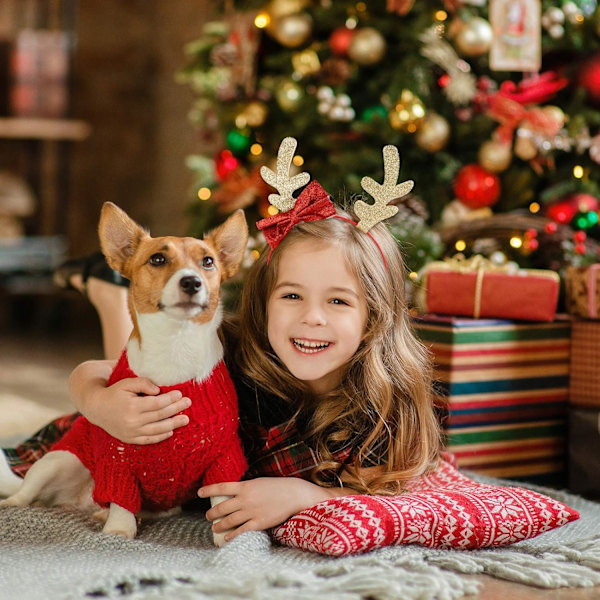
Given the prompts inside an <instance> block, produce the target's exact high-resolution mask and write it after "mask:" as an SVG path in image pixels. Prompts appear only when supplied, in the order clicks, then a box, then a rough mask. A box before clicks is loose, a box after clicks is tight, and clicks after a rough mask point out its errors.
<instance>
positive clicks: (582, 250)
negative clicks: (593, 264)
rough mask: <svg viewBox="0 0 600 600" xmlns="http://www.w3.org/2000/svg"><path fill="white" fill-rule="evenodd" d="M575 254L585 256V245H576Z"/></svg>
mask: <svg viewBox="0 0 600 600" xmlns="http://www.w3.org/2000/svg"><path fill="white" fill-rule="evenodd" d="M575 252H577V254H585V244H575Z"/></svg>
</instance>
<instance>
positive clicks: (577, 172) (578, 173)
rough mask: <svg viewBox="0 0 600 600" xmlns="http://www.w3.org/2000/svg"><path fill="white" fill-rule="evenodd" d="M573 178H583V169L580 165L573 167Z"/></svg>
mask: <svg viewBox="0 0 600 600" xmlns="http://www.w3.org/2000/svg"><path fill="white" fill-rule="evenodd" d="M573 177H575V178H576V179H581V178H582V177H583V167H582V166H581V165H575V166H574V167H573Z"/></svg>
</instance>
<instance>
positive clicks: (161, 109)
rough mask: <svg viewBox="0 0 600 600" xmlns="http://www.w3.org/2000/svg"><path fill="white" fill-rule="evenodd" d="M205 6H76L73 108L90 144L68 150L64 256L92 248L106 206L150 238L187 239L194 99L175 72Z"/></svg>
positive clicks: (128, 1) (124, 1) (186, 2)
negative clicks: (67, 247) (111, 205)
mask: <svg viewBox="0 0 600 600" xmlns="http://www.w3.org/2000/svg"><path fill="white" fill-rule="evenodd" d="M211 4H212V3H210V2H202V1H198V0H196V1H194V0H168V1H164V0H163V1H161V0H83V1H80V3H79V18H78V37H79V41H78V48H77V54H76V58H75V81H74V97H73V109H74V116H76V117H77V118H81V119H84V120H85V121H87V122H89V123H90V125H91V127H92V135H91V136H90V138H89V139H87V140H86V141H83V142H78V143H75V144H72V146H71V175H70V184H71V185H70V204H69V206H70V210H69V215H68V220H69V237H70V241H71V253H72V254H74V255H77V254H80V253H84V252H88V251H90V250H93V249H95V248H96V246H97V240H96V225H97V222H98V215H99V210H100V207H101V205H102V203H103V202H104V201H107V200H110V201H112V202H115V203H116V204H118V205H119V206H121V207H122V208H124V209H125V210H126V211H127V212H129V214H130V215H131V216H132V217H134V218H135V219H136V220H138V221H139V222H140V223H141V224H143V225H144V226H146V227H149V228H150V229H151V231H152V232H153V233H154V234H167V233H168V234H182V233H185V231H186V226H187V224H186V219H185V207H186V204H187V202H188V201H189V199H190V193H191V192H190V183H191V174H190V173H189V171H187V169H186V167H185V165H184V160H185V156H186V155H187V154H189V153H190V152H192V151H198V150H199V146H198V142H197V139H196V138H197V136H196V134H195V132H194V131H193V129H192V127H191V125H190V124H189V122H188V120H187V113H188V111H189V109H190V107H191V103H192V99H193V96H192V93H191V92H190V90H189V89H188V88H187V87H186V86H184V85H181V84H178V83H176V82H175V80H174V73H175V71H176V70H177V69H178V68H179V67H181V66H182V65H183V64H184V63H185V60H186V59H185V55H184V53H183V47H184V45H185V43H186V42H189V41H192V40H194V39H196V38H197V37H198V36H199V34H200V32H201V29H202V25H203V23H204V22H205V21H206V20H207V19H208V18H209V16H210V14H211V11H212V8H211Z"/></svg>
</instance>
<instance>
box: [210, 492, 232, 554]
mask: <svg viewBox="0 0 600 600" xmlns="http://www.w3.org/2000/svg"><path fill="white" fill-rule="evenodd" d="M230 498H233V496H211V497H210V505H211V506H216V505H217V504H220V503H221V502H223V501H224V500H229V499H230ZM219 521H222V518H220V519H215V520H214V521H213V523H218V522H219ZM230 531H231V529H229V530H227V531H223V533H215V532H214V531H213V542H214V544H215V546H217V548H220V547H221V546H224V545H225V536H226V535H227V534H228V533H229V532H230Z"/></svg>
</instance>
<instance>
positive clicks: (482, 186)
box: [454, 163, 500, 209]
mask: <svg viewBox="0 0 600 600" xmlns="http://www.w3.org/2000/svg"><path fill="white" fill-rule="evenodd" d="M454 193H455V194H456V197H457V198H458V199H459V200H460V201H461V202H462V203H463V204H464V205H465V206H467V207H469V208H472V209H475V208H483V207H484V206H491V205H492V204H494V203H495V202H496V201H497V200H498V198H499V197H500V179H498V177H497V176H496V175H494V174H493V173H490V172H489V171H486V170H485V169H484V168H482V167H480V166H479V165H478V164H476V163H472V164H470V165H465V166H464V167H463V168H462V169H460V171H459V172H458V173H457V174H456V177H455V178H454Z"/></svg>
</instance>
